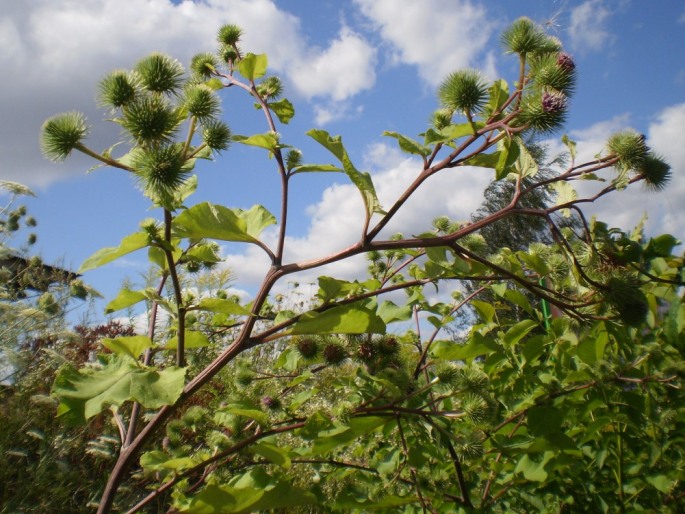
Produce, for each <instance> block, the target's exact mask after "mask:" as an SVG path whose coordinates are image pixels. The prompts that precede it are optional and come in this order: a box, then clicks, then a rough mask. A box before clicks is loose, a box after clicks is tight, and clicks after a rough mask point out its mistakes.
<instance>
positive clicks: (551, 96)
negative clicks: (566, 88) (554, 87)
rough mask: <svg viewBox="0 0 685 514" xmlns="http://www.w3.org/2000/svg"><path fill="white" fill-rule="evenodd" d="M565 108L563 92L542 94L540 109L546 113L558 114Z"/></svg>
mask: <svg viewBox="0 0 685 514" xmlns="http://www.w3.org/2000/svg"><path fill="white" fill-rule="evenodd" d="M565 108H566V96H565V95H564V94H563V93H549V92H545V93H544V94H543V95H542V110H543V111H545V112H546V113H548V114H558V113H560V112H562V111H563V110H564V109H565Z"/></svg>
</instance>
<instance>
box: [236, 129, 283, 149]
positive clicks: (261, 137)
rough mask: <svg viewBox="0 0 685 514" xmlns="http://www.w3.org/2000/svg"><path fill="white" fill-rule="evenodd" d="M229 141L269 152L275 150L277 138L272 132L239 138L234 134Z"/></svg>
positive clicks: (239, 136)
mask: <svg viewBox="0 0 685 514" xmlns="http://www.w3.org/2000/svg"><path fill="white" fill-rule="evenodd" d="M231 139H232V140H233V141H235V142H237V143H242V144H244V145H249V146H258V147H260V148H265V149H267V150H271V151H273V150H275V149H276V147H277V146H278V137H277V136H276V134H274V133H273V132H266V133H264V134H255V135H253V136H241V135H239V134H236V135H235V136H233V137H232V138H231Z"/></svg>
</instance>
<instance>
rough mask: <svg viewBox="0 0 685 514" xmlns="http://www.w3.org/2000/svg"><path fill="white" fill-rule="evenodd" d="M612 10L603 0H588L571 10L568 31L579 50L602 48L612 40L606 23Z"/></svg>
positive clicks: (572, 42) (574, 47) (572, 44)
mask: <svg viewBox="0 0 685 514" xmlns="http://www.w3.org/2000/svg"><path fill="white" fill-rule="evenodd" d="M610 16H611V11H609V9H608V8H607V7H606V6H605V4H604V1H603V0H587V1H585V2H583V3H582V4H580V5H579V6H577V7H575V8H573V9H572V10H571V20H570V25H569V28H568V33H569V36H570V38H571V46H572V48H573V49H574V50H576V51H578V52H588V51H597V50H601V49H602V48H603V47H604V45H605V44H606V43H607V42H609V41H610V40H611V33H610V32H609V31H608V30H607V28H606V24H607V21H608V20H609V17H610Z"/></svg>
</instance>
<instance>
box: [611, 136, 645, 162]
mask: <svg viewBox="0 0 685 514" xmlns="http://www.w3.org/2000/svg"><path fill="white" fill-rule="evenodd" d="M607 149H608V150H609V153H610V154H611V155H614V156H616V157H617V158H618V164H619V166H620V167H621V168H622V169H623V170H633V171H639V170H640V169H642V167H643V166H644V164H645V160H646V159H647V156H648V155H649V147H648V146H647V143H646V141H645V136H643V135H642V134H638V133H637V132H635V131H634V130H625V131H623V132H618V133H616V134H614V135H612V136H611V137H610V138H609V140H608V141H607Z"/></svg>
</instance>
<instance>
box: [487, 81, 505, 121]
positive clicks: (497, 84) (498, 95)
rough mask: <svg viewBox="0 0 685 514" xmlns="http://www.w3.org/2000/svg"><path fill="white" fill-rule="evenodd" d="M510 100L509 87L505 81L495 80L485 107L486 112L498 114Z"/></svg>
mask: <svg viewBox="0 0 685 514" xmlns="http://www.w3.org/2000/svg"><path fill="white" fill-rule="evenodd" d="M508 99H509V85H508V84H507V81H506V80H504V79H499V80H495V81H494V82H493V83H492V86H491V87H490V96H489V98H488V103H487V104H486V106H485V112H486V113H488V115H492V114H494V113H495V112H497V111H498V110H499V109H500V108H501V107H502V106H503V105H504V102H506V101H507V100H508Z"/></svg>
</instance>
